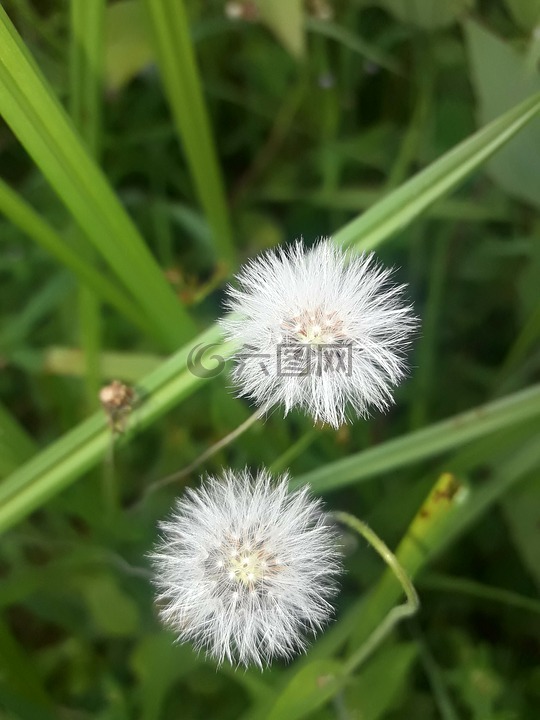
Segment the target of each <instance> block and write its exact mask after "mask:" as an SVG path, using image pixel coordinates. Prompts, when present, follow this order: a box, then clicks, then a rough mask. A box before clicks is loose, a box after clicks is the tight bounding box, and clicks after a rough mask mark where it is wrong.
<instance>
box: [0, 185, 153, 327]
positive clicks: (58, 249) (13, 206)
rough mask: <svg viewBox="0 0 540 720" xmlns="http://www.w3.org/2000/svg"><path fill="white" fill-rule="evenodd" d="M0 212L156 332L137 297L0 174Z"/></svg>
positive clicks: (99, 292) (123, 311)
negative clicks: (71, 243) (74, 245)
mask: <svg viewBox="0 0 540 720" xmlns="http://www.w3.org/2000/svg"><path fill="white" fill-rule="evenodd" d="M0 213H2V214H3V215H5V216H6V218H7V219H8V220H9V221H10V222H12V223H13V224H14V225H16V226H17V227H18V228H19V229H20V230H22V231H23V232H24V233H26V235H28V237H30V238H32V240H34V241H35V242H37V243H38V244H39V245H41V247H42V248H43V249H44V250H46V251H47V252H48V253H50V254H51V255H53V256H54V257H55V258H56V259H57V260H58V261H59V262H60V263H62V265H64V266H65V267H66V268H68V269H69V270H71V272H73V273H74V274H75V275H76V276H77V277H78V278H79V280H81V282H83V283H85V285H88V287H90V288H92V290H93V291H94V292H95V293H96V294H97V295H98V296H99V297H100V298H101V299H102V300H104V301H105V302H107V303H109V305H111V306H112V307H115V308H116V309H117V310H118V311H119V312H120V313H121V314H122V315H124V317H126V318H127V319H128V320H130V321H131V322H132V323H134V324H135V325H137V326H138V327H140V328H141V329H143V330H144V332H145V333H147V334H150V335H152V334H154V335H155V331H154V329H153V326H152V325H151V324H150V323H149V322H148V321H146V318H145V317H142V316H141V313H140V311H139V310H138V309H137V307H136V305H135V303H134V301H133V300H132V299H131V298H130V297H129V295H127V294H126V293H125V292H124V290H122V289H121V288H120V287H118V286H117V285H115V284H114V283H112V282H111V281H110V280H108V279H107V278H106V277H105V275H104V274H103V273H102V272H99V271H98V270H96V268H95V267H94V266H93V265H91V264H90V263H88V262H87V261H86V260H84V259H83V258H82V257H81V255H80V254H78V253H76V252H75V251H74V250H72V249H71V247H70V246H69V245H68V244H67V243H66V242H65V241H64V239H63V238H62V236H61V235H60V234H59V233H58V232H57V231H56V230H55V229H54V228H53V227H52V226H51V225H49V223H48V222H47V221H46V220H44V219H43V218H42V217H41V215H39V214H38V213H37V212H36V211H35V210H34V209H33V208H32V207H31V206H30V205H29V204H28V203H27V202H26V201H25V200H24V199H23V198H22V197H21V196H20V195H19V194H17V193H16V192H14V191H13V190H12V189H11V188H10V187H9V186H8V185H7V184H6V183H5V182H4V181H3V180H2V179H1V178H0Z"/></svg>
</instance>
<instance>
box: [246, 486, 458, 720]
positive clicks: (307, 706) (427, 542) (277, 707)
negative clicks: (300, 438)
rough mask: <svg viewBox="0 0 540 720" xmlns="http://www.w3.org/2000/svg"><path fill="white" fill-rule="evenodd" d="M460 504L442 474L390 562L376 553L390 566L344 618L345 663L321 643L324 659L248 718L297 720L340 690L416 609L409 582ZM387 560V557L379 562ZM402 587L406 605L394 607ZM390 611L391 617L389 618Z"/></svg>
mask: <svg viewBox="0 0 540 720" xmlns="http://www.w3.org/2000/svg"><path fill="white" fill-rule="evenodd" d="M465 500H466V489H465V488H464V487H463V486H461V485H460V484H459V483H458V482H457V481H456V480H455V478H454V477H453V476H452V475H448V474H445V475H443V476H441V477H440V478H439V479H438V481H437V482H436V483H435V485H434V486H433V488H432V490H431V492H430V494H429V496H428V497H427V499H426V501H425V502H424V503H423V505H422V507H421V508H420V510H419V511H418V513H417V515H416V517H415V518H414V520H413V522H412V523H411V525H410V526H409V529H408V530H407V533H406V535H405V537H404V538H403V540H402V542H401V543H400V545H399V547H398V549H397V551H396V554H395V558H394V556H393V555H392V554H391V553H390V551H389V550H388V549H387V548H386V546H384V545H383V546H382V547H381V548H380V550H381V552H383V553H385V554H386V551H388V553H390V555H391V558H392V562H391V564H390V567H388V568H387V570H386V571H385V573H384V575H383V576H382V578H381V580H380V581H379V583H378V584H377V585H376V586H375V588H374V589H373V591H372V592H371V593H370V595H369V596H368V597H367V599H365V600H363V601H361V602H360V603H358V604H356V605H355V606H354V608H353V609H352V610H351V612H350V613H349V614H348V616H347V618H346V621H345V628H346V629H347V630H349V631H351V630H352V641H351V648H352V652H351V654H350V656H349V659H348V660H345V661H344V662H341V661H340V662H338V661H335V660H330V659H329V657H328V655H329V654H330V653H332V654H333V653H334V652H335V651H336V649H337V647H336V643H335V642H331V643H328V644H326V647H325V650H326V652H325V654H324V655H321V654H320V653H319V654H317V655H316V657H317V659H316V660H311V659H310V660H308V661H306V662H305V664H300V668H299V669H296V668H295V669H293V670H291V671H290V672H289V673H288V679H287V682H286V683H284V685H283V689H282V690H281V692H280V693H278V695H277V697H276V699H275V701H274V703H273V704H272V706H271V708H270V709H269V710H267V708H266V707H261V709H260V712H258V711H256V712H255V713H254V714H253V717H254V718H256V719H257V720H259V718H265V719H267V720H279V719H280V718H281V717H286V718H287V720H301V719H302V718H305V717H307V716H309V713H310V712H313V711H314V710H316V709H317V708H318V707H321V706H322V705H323V704H324V703H326V702H328V700H330V699H331V698H332V697H334V696H335V695H336V693H338V692H339V691H340V690H341V688H343V687H344V685H345V684H346V683H347V680H348V678H349V676H350V674H351V673H352V672H354V670H355V669H356V667H357V665H358V660H359V661H360V662H361V661H362V660H363V659H364V658H365V654H366V653H367V652H370V651H371V650H372V649H373V645H374V644H375V642H378V641H379V640H380V637H379V635H383V634H384V635H385V634H387V632H388V631H389V629H391V627H390V625H392V626H393V625H395V623H396V622H397V621H399V620H400V619H401V617H402V615H403V616H406V615H408V614H411V612H412V610H413V609H415V608H416V607H417V597H416V591H415V590H414V587H413V586H412V583H411V581H410V578H411V577H413V576H414V574H415V572H417V571H418V569H419V568H420V567H421V565H422V564H423V563H424V562H425V561H426V559H427V557H429V554H430V552H431V551H432V550H433V549H434V548H436V546H437V542H438V541H439V539H440V538H441V536H442V535H444V532H445V529H446V528H447V527H448V525H449V523H450V522H451V520H452V517H453V516H454V515H455V513H456V512H457V510H458V508H459V507H460V506H461V505H462V504H463V503H464V501H465ZM355 519H356V518H355ZM368 541H369V540H368ZM387 558H389V556H387V557H385V559H387ZM396 570H397V572H398V575H399V580H398V581H396V572H395V571H396ZM404 583H405V584H404ZM405 587H406V588H407V590H406V593H407V597H408V602H407V605H405V606H403V605H401V606H398V607H394V606H395V604H396V602H397V601H398V600H399V597H400V595H401V593H402V592H403V590H404V588H405ZM403 608H407V609H406V610H403ZM392 610H394V611H397V613H396V612H393V613H392ZM389 613H390V614H389ZM340 624H341V623H340ZM345 639H346V637H344V636H343V633H342V630H341V629H340V634H339V636H338V641H339V643H340V644H341V643H343V641H344V640H345ZM323 642H324V639H323ZM315 652H316V647H315ZM321 677H324V678H325V682H324V683H321V682H319V679H320V678H321ZM300 684H301V685H302V686H303V687H305V686H307V687H308V688H309V695H307V694H306V693H305V698H304V700H305V702H304V703H303V704H299V703H298V702H297V701H296V693H295V692H294V689H295V688H296V687H298V686H299V685H300ZM308 701H309V702H308Z"/></svg>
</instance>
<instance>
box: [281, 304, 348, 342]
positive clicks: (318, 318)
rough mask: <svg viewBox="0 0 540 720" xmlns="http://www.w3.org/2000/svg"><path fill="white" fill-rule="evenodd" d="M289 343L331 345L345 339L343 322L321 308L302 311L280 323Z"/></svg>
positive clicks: (333, 313)
mask: <svg viewBox="0 0 540 720" xmlns="http://www.w3.org/2000/svg"><path fill="white" fill-rule="evenodd" d="M281 327H282V329H283V330H284V331H285V332H286V333H287V337H288V339H289V340H290V341H292V342H295V343H298V344H299V345H333V344H334V343H339V342H340V341H342V340H344V339H345V338H346V335H345V331H344V327H343V321H342V320H341V318H340V317H339V315H338V314H337V313H336V312H327V311H324V310H323V309H322V308H320V307H319V308H315V309H312V310H302V311H300V312H297V313H296V314H295V315H293V316H292V317H290V318H285V319H284V320H283V321H282V323H281Z"/></svg>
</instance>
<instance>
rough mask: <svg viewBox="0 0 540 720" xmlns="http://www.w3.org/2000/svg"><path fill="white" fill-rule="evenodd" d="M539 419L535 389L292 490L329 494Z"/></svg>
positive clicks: (381, 448)
mask: <svg viewBox="0 0 540 720" xmlns="http://www.w3.org/2000/svg"><path fill="white" fill-rule="evenodd" d="M538 415H540V385H533V386H532V387H530V388H527V389H526V390H522V391H521V392H518V393H515V394H513V395H509V396H508V397H506V398H503V399H502V400H496V401H495V402H492V403H489V404H487V405H481V406H479V407H477V408H474V409H473V410H468V411H467V412H464V413H461V414H460V415H455V416H454V417H451V418H449V419H448V420H443V421H442V422H439V423H433V424H432V425H429V426H428V427H426V428H422V429H421V430H416V431H415V432H412V433H408V434H407V435H403V436H402V437H399V438H395V439H393V440H388V441H387V442H384V443H381V444H380V445H375V447H372V448H369V449H367V450H364V451H363V452H360V453H356V454H354V455H349V457H346V458H343V459H342V460H337V461H336V462H333V463H329V464H328V465H326V466H323V467H320V468H317V469H316V470H313V471H311V472H309V473H306V474H304V475H301V476H299V477H297V478H295V479H294V481H293V484H294V485H295V486H297V485H304V484H309V485H310V487H312V488H313V490H314V491H315V492H328V491H330V490H335V489H337V488H340V487H343V486H345V485H350V484H351V483H357V482H361V481H364V480H366V479H368V478H370V477H373V476H375V475H379V474H381V473H383V472H388V471H389V470H395V469H396V468H403V467H405V466H406V465H409V464H411V463H414V462H418V461H420V460H424V459H426V458H428V457H433V456H434V455H438V454H440V453H443V452H445V451H447V450H450V449H453V448H455V447H459V446H460V445H463V444H465V443H467V442H470V441H471V440H474V439H476V438H479V437H482V436H484V435H487V434H489V433H493V432H496V431H497V430H501V429H503V428H510V427H512V426H513V425H516V424H517V423H520V422H521V421H523V420H526V419H528V418H533V417H537V416H538Z"/></svg>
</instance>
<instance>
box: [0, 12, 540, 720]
mask: <svg viewBox="0 0 540 720" xmlns="http://www.w3.org/2000/svg"><path fill="white" fill-rule="evenodd" d="M235 12H236V14H237V13H238V12H240V14H242V13H244V15H245V18H244V19H234V18H232V17H231V15H233V14H235ZM539 27H540V3H539V2H538V0H494V1H493V2H482V1H481V0H453V1H452V2H444V3H442V2H436V1H435V0H335V1H332V0H328V1H327V2H325V1H323V0H318V1H317V0H306V2H302V1H301V0H257V1H255V2H244V3H242V2H237V3H230V2H229V3H226V2H222V1H221V0H206V1H205V2H198V1H196V0H118V1H117V2H109V3H107V2H105V1H104V0H71V1H70V2H68V0H2V2H1V3H0V116H1V117H2V120H1V121H0V247H1V253H0V477H1V480H0V531H2V533H3V534H2V542H1V544H0V572H1V583H0V718H2V720H3V719H4V718H6V720H12V719H14V718H21V719H22V720H27V719H28V720H30V719H32V720H34V719H36V720H49V718H65V719H66V720H71V718H73V720H79V719H85V718H97V719H98V720H124V719H126V720H127V719H128V718H134V719H135V718H136V719H142V720H176V719H177V718H182V719H184V718H185V719H186V720H189V719H192V718H193V719H199V718H201V719H202V718H204V719H205V720H206V719H207V718H209V719H211V720H212V719H214V718H215V719H216V720H220V719H223V720H228V719H231V720H236V719H237V718H239V719H241V720H264V719H269V720H295V719H296V718H313V719H314V720H328V719H331V718H335V719H336V720H377V719H378V718H381V719H382V718H388V719H389V720H401V719H402V718H407V719H408V718H422V720H424V719H425V720H430V719H431V718H433V719H436V718H437V719H438V718H442V719H443V720H456V719H457V718H471V719H472V720H521V719H524V720H529V719H530V720H533V719H535V718H537V717H538V716H539V712H540V660H539V658H540V652H539V651H540V622H539V621H538V614H539V613H540V598H539V594H538V593H539V588H540V551H539V548H540V472H539V469H540V442H539V440H538V433H539V428H540V385H539V384H538V382H539V380H540V343H539V338H540V293H539V290H538V288H539V287H540V242H539V241H540V219H539V214H538V213H539V209H540V117H539V114H538V113H539V111H540V72H539V61H540V33H539V30H538V29H539ZM451 191H452V192H451ZM326 235H332V237H333V238H334V241H335V242H336V243H338V244H343V245H346V246H349V247H352V248H356V249H357V250H358V251H361V250H366V249H369V250H371V249H375V250H376V252H377V253H378V254H379V255H380V257H381V259H382V261H384V262H386V263H388V264H391V265H394V266H396V268H397V270H396V278H397V279H398V280H399V281H402V282H406V283H408V284H409V293H410V297H411V300H412V301H413V303H414V306H415V309H416V312H417V314H418V315H419V316H420V317H421V319H422V330H421V333H420V334H419V336H418V338H417V339H416V342H415V347H414V350H413V352H412V353H411V358H410V363H411V372H410V377H409V379H408V380H407V381H406V382H405V383H404V385H403V386H402V387H401V388H400V389H399V391H398V393H397V396H396V401H397V402H396V406H395V408H394V409H392V410H391V412H389V413H388V414H387V415H385V416H374V417H373V418H372V419H370V420H369V421H357V422H355V423H353V424H350V425H347V426H345V427H343V428H341V429H340V430H339V431H338V432H334V431H332V430H330V429H328V428H324V427H313V426H312V423H311V422H310V420H309V418H306V417H304V416H303V415H301V414H299V413H292V414H291V415H290V416H288V417H287V418H286V419H283V417H282V415H281V414H280V412H274V413H273V414H271V415H270V417H269V418H268V419H267V420H266V422H264V423H263V422H262V421H257V422H255V423H254V424H252V426H251V427H250V428H249V429H248V430H247V431H246V432H245V434H243V435H242V436H241V437H240V438H238V439H236V440H235V442H234V443H233V444H231V445H229V446H228V447H226V448H224V449H221V450H220V451H219V452H218V453H216V455H215V456H214V457H213V458H211V459H209V460H208V461H207V462H206V463H205V464H204V467H203V468H201V471H202V470H203V469H204V470H206V471H217V470H219V468H220V467H222V466H223V465H228V466H231V467H243V466H245V465H250V466H253V467H257V466H261V465H266V466H269V467H270V468H271V469H272V470H273V471H274V472H276V473H278V472H281V471H283V470H285V469H288V468H289V469H290V470H291V473H292V476H293V481H292V482H293V484H294V485H295V486H296V485H299V484H303V483H306V482H307V483H309V484H310V485H311V486H312V488H313V490H314V492H316V493H317V494H320V495H322V496H323V497H324V498H325V500H326V502H327V504H328V506H329V507H330V508H331V509H334V510H336V511H339V510H343V509H345V510H347V511H349V512H353V513H355V514H356V515H358V516H359V517H361V518H362V519H363V520H365V521H367V522H368V523H369V524H370V525H371V526H372V528H373V529H374V530H375V531H376V532H377V533H378V534H379V535H380V536H381V537H382V538H383V539H384V540H385V542H386V543H387V544H388V545H389V546H390V547H392V548H395V549H396V554H397V556H398V558H399V559H400V561H401V563H402V564H403V566H404V567H405V568H406V569H407V571H408V572H409V574H410V575H411V576H413V577H414V580H415V584H416V586H417V589H418V592H419V595H420V600H421V610H420V613H419V614H418V615H417V616H416V617H415V618H414V619H413V620H408V621H406V622H404V623H402V624H401V625H400V626H399V628H398V629H397V630H396V631H395V632H393V633H392V635H391V637H390V638H388V639H387V640H386V641H385V642H384V644H383V645H382V646H381V647H379V648H378V649H377V651H376V652H375V653H374V654H373V655H372V656H371V657H370V658H369V659H368V660H367V661H366V662H364V663H362V664H360V665H359V664H358V663H357V662H356V659H357V658H358V657H360V655H359V654H361V652H362V648H363V647H364V643H365V641H366V640H367V638H369V637H370V635H371V633H372V632H373V631H374V630H375V628H377V627H378V626H379V624H380V623H381V622H382V621H383V620H384V618H385V616H386V614H387V613H388V612H389V611H390V610H391V609H392V608H393V607H394V606H395V605H397V604H398V603H399V602H401V601H402V598H401V597H400V587H399V585H398V583H397V582H396V580H395V578H394V577H393V576H392V575H391V574H390V573H389V572H388V571H385V569H384V566H383V565H382V563H381V561H380V558H378V556H377V555H376V554H375V553H374V552H373V551H372V550H370V548H369V547H367V546H366V544H365V543H364V542H357V541H356V540H355V539H354V538H353V537H352V536H349V535H348V534H346V535H345V536H344V542H345V548H346V558H345V564H346V570H347V573H346V575H345V576H344V578H343V587H342V591H341V594H340V596H339V600H338V603H337V608H336V615H335V620H334V622H333V623H332V624H331V625H330V626H329V627H328V629H327V630H326V631H325V632H324V633H322V634H321V636H320V637H319V639H318V640H317V641H316V642H315V643H314V644H313V645H312V647H311V649H310V650H309V652H308V653H307V654H306V655H305V656H302V657H300V658H298V659H297V660H295V661H294V662H292V663H290V664H289V665H285V664H280V663H276V664H274V665H273V666H272V668H270V669H268V670H267V671H265V672H264V673H260V672H258V671H252V670H249V671H247V672H244V671H235V670H234V669H233V668H230V667H228V666H223V667H221V668H216V667H215V665H214V664H213V663H212V662H209V661H207V660H205V658H204V657H203V656H198V655H196V654H195V653H194V652H193V651H192V649H191V648H190V647H189V646H187V645H178V644H175V643H174V638H173V637H172V636H171V635H170V634H169V633H168V632H167V631H166V630H164V629H163V628H161V627H160V626H159V623H158V621H157V619H156V612H155V608H154V607H153V599H152V588H151V583H150V573H149V566H148V560H147V553H148V552H149V550H150V549H151V548H152V545H153V543H154V541H155V538H156V533H157V523H158V521H159V519H161V518H162V517H164V516H165V515H166V514H167V512H168V510H169V508H170V506H171V504H172V502H173V500H174V497H175V496H176V495H178V494H179V493H181V492H182V489H183V487H184V486H185V485H186V484H190V485H193V484H196V483H197V481H198V472H195V473H191V474H190V475H188V476H187V477H185V478H184V479H183V480H182V481H180V482H178V483H176V484H171V485H169V486H167V487H164V488H162V489H160V490H158V491H156V492H153V493H148V491H147V489H148V487H151V486H152V483H154V482H156V481H157V480H159V479H160V478H163V477H164V476H167V475H168V474H170V473H173V472H175V471H177V470H179V469H181V468H183V467H185V466H187V465H189V464H190V463H191V462H192V461H193V460H194V459H195V458H197V456H198V455H200V454H201V453H202V452H204V451H205V450H207V449H208V448H209V447H210V446H212V445H213V444H215V443H216V442H218V441H219V440H220V439H221V438H223V437H224V436H226V435H227V433H229V432H231V431H233V430H234V429H235V428H236V427H237V426H238V425H239V424H241V423H243V422H244V421H246V420H247V419H248V418H249V416H250V414H251V413H252V411H253V410H252V409H251V408H250V407H249V405H248V404H247V403H246V402H245V401H243V400H239V399H236V398H235V397H234V395H233V394H232V393H231V388H230V380H229V377H228V372H227V366H225V367H224V368H223V370H222V372H216V373H213V372H210V373H209V375H210V376H209V377H206V378H205V377H199V376H198V375H194V374H193V373H192V372H190V369H189V363H188V358H189V356H190V352H191V351H192V350H193V349H195V350H196V349H197V347H198V346H199V345H201V344H204V345H205V346H206V345H208V346H211V347H210V348H209V350H208V351H207V352H206V354H205V355H204V356H203V357H202V362H203V363H204V365H205V366H207V367H208V368H215V367H216V363H217V365H218V366H219V364H220V361H219V359H218V360H216V357H215V356H219V357H222V358H224V359H225V360H226V359H227V358H229V357H230V355H231V354H232V353H233V352H234V349H235V348H234V347H233V346H232V345H231V344H230V343H225V342H224V341H223V338H222V337H221V334H220V331H219V328H218V327H217V326H216V325H215V320H216V318H217V317H218V316H219V315H220V313H221V312H222V300H223V287H224V285H225V283H226V282H227V280H228V279H230V277H232V275H233V274H234V272H235V270H236V269H237V268H238V267H239V266H240V264H241V263H242V262H244V261H245V260H246V259H248V258H249V257H252V256H254V255H256V254H257V253H259V252H261V251H263V250H265V249H268V248H271V247H274V246H276V245H278V244H282V243H287V242H290V241H291V240H293V239H294V238H297V237H299V236H303V237H304V239H305V240H306V242H308V243H311V242H312V241H314V240H315V239H316V238H317V237H319V236H326ZM112 379H119V380H123V381H124V382H126V383H129V384H131V385H133V387H134V389H135V399H134V402H133V404H132V407H131V408H130V409H129V412H128V413H127V414H126V417H125V418H124V421H123V423H121V424H123V425H125V428H123V430H124V431H123V432H118V433H113V432H112V430H111V424H110V422H108V421H107V418H106V416H105V413H104V412H103V410H102V409H101V408H100V406H99V401H98V393H99V389H100V387H101V386H102V385H103V384H105V383H106V382H108V381H110V380H112Z"/></svg>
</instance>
